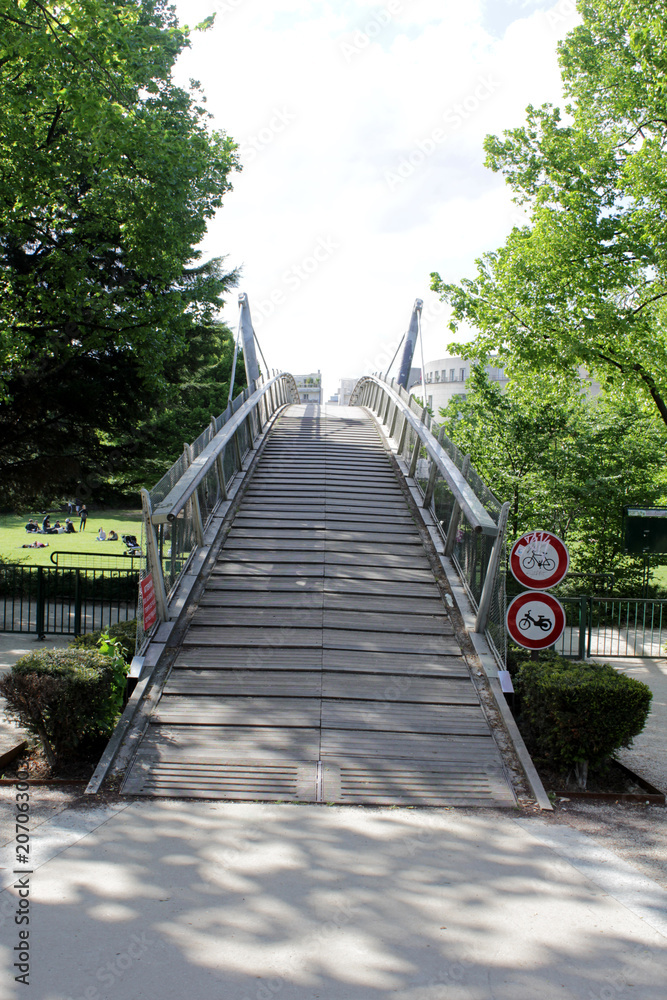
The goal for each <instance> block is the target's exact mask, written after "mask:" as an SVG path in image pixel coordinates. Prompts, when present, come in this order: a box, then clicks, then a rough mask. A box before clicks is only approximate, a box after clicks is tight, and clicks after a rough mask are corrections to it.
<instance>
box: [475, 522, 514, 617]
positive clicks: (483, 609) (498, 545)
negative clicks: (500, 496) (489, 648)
mask: <svg viewBox="0 0 667 1000" xmlns="http://www.w3.org/2000/svg"><path fill="white" fill-rule="evenodd" d="M509 512H510V505H509V503H504V504H503V506H502V508H501V510H500V516H499V518H498V534H497V535H496V540H495V542H494V543H493V548H492V550H491V558H490V559H489V565H488V566H487V568H486V577H485V578H484V586H483V588H482V596H481V597H480V599H479V608H478V609H477V618H476V620H475V632H482V633H484V632H485V631H486V628H487V625H488V624H489V613H490V611H491V600H492V598H493V588H494V587H495V585H496V579H497V577H498V568H499V566H500V557H501V555H502V553H503V546H504V544H505V529H506V528H507V517H508V515H509ZM503 626H504V622H503Z"/></svg>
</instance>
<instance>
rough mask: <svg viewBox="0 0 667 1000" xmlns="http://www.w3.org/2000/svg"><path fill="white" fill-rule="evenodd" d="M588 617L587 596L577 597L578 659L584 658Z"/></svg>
mask: <svg viewBox="0 0 667 1000" xmlns="http://www.w3.org/2000/svg"><path fill="white" fill-rule="evenodd" d="M587 619H588V598H587V597H580V598H579V659H580V660H585V659H586V621H587Z"/></svg>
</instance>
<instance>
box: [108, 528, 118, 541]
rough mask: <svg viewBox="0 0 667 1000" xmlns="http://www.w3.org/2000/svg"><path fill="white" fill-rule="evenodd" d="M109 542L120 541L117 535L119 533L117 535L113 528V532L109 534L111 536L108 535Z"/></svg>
mask: <svg viewBox="0 0 667 1000" xmlns="http://www.w3.org/2000/svg"><path fill="white" fill-rule="evenodd" d="M107 541H108V542H117V541H118V535H117V533H116V532H115V531H114V530H113V528H112V529H111V531H110V532H109V534H108V535H107Z"/></svg>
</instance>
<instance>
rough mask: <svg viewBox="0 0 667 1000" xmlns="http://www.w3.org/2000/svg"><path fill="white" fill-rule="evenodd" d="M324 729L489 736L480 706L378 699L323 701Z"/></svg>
mask: <svg viewBox="0 0 667 1000" xmlns="http://www.w3.org/2000/svg"><path fill="white" fill-rule="evenodd" d="M322 729H353V730H359V729H361V730H364V729H365V730H372V731H375V730H382V731H383V732H385V733H392V734H393V733H400V732H404V733H434V734H441V735H443V734H450V735H454V734H457V735H460V736H486V735H487V734H488V731H489V729H488V725H487V722H486V719H485V718H484V715H483V714H482V710H481V708H480V707H479V705H475V706H470V705H436V706H431V705H411V704H406V705H402V704H398V705H390V704H386V703H385V704H383V703H382V702H374V701H331V700H328V699H326V698H325V699H323V700H322Z"/></svg>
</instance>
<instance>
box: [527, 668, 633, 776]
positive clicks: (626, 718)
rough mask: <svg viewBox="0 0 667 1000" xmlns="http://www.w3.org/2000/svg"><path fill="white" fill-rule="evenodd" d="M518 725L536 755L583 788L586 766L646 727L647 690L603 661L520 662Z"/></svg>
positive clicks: (607, 755) (599, 761)
mask: <svg viewBox="0 0 667 1000" xmlns="http://www.w3.org/2000/svg"><path fill="white" fill-rule="evenodd" d="M516 688H517V691H518V693H519V695H520V698H521V713H522V723H523V724H524V725H525V726H527V729H528V733H527V735H528V737H529V739H530V741H531V742H532V744H533V746H534V749H535V752H536V754H537V755H538V756H539V757H541V758H543V759H545V760H547V761H548V762H549V763H550V764H551V765H552V766H554V767H555V768H556V769H558V770H563V771H565V770H568V771H569V770H570V769H572V768H574V769H575V771H576V773H577V777H578V779H579V784H580V785H582V786H584V787H585V784H586V775H587V771H588V765H589V764H599V763H601V762H602V761H603V760H605V759H606V758H607V757H609V756H610V755H611V754H612V753H614V751H616V750H618V749H620V748H621V747H627V746H630V744H631V743H632V740H633V738H634V737H635V736H637V735H638V734H639V733H641V731H642V729H643V728H644V726H645V725H646V719H647V717H648V713H649V709H650V707H651V698H652V692H651V689H650V688H649V687H648V686H647V685H646V684H642V682H641V681H637V680H635V679H634V678H633V677H627V676H625V675H624V674H621V673H618V671H617V670H615V669H614V667H612V666H611V665H610V664H608V663H590V662H588V663H582V662H574V661H572V660H566V659H565V658H564V657H560V656H557V655H556V654H553V653H552V654H551V655H550V656H546V657H543V658H541V659H539V660H529V661H525V662H523V663H522V664H521V665H520V667H519V670H518V674H517V677H516Z"/></svg>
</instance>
